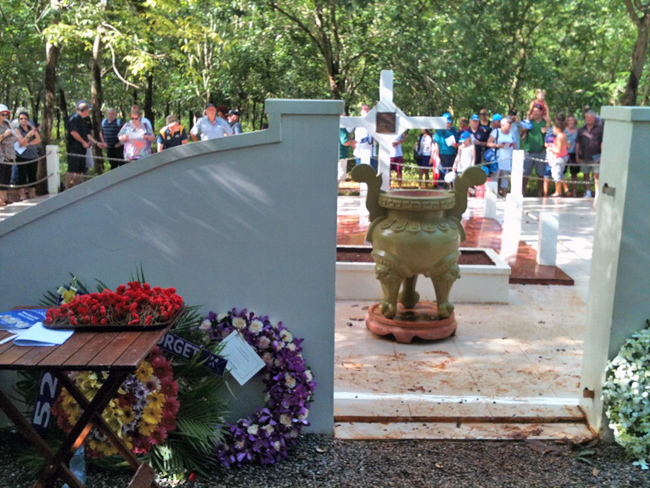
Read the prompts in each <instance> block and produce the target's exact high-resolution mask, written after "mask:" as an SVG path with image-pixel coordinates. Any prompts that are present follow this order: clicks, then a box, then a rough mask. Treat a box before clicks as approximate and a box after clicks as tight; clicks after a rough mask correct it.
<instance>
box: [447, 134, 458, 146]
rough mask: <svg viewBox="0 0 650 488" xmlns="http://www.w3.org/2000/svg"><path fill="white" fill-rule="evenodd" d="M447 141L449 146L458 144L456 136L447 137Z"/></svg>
mask: <svg viewBox="0 0 650 488" xmlns="http://www.w3.org/2000/svg"><path fill="white" fill-rule="evenodd" d="M445 142H446V143H447V145H448V146H450V147H451V146H453V145H454V144H456V138H455V137H454V136H449V137H447V139H445Z"/></svg>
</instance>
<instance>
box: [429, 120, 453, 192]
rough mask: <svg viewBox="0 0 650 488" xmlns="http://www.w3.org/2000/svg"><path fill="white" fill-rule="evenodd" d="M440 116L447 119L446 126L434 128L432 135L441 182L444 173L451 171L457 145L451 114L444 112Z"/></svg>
mask: <svg viewBox="0 0 650 488" xmlns="http://www.w3.org/2000/svg"><path fill="white" fill-rule="evenodd" d="M442 116H443V117H444V118H445V119H447V128H446V129H436V134H435V136H434V137H433V153H434V159H435V155H436V154H437V155H438V157H439V158H440V166H441V168H440V176H439V181H440V182H443V181H444V178H445V175H446V174H447V173H448V172H449V171H451V168H452V167H453V166H454V161H456V154H457V152H458V151H457V149H456V148H457V147H458V131H457V130H456V127H454V126H453V125H452V122H453V120H452V118H451V114H450V113H449V112H445V113H444V114H442ZM439 184H440V183H439ZM443 184H444V183H443Z"/></svg>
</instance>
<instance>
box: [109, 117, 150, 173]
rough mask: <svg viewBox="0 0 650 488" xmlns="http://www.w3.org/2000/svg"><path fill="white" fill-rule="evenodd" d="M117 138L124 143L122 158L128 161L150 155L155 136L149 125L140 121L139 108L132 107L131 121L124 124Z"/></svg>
mask: <svg viewBox="0 0 650 488" xmlns="http://www.w3.org/2000/svg"><path fill="white" fill-rule="evenodd" d="M117 138H118V139H119V140H120V141H122V142H123V143H124V159H125V160H126V161H127V162H129V161H135V160H138V159H142V158H146V157H147V156H151V143H152V142H153V141H154V140H155V139H156V136H155V135H154V133H153V131H152V130H151V128H150V127H149V125H145V124H143V123H142V118H141V113H140V109H139V108H132V109H131V122H128V123H126V124H124V126H123V127H122V129H120V132H119V133H118V135H117Z"/></svg>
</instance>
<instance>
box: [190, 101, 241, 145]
mask: <svg viewBox="0 0 650 488" xmlns="http://www.w3.org/2000/svg"><path fill="white" fill-rule="evenodd" d="M190 135H191V136H192V140H193V141H196V140H197V138H198V136H200V137H201V140H202V141H209V140H210V139H218V138H220V137H225V136H231V135H233V131H232V127H230V125H229V124H228V122H226V121H225V120H224V119H222V118H221V117H217V107H216V106H215V105H214V103H208V104H207V105H206V106H205V117H201V118H200V119H199V120H197V121H196V124H194V127H192V130H191V131H190Z"/></svg>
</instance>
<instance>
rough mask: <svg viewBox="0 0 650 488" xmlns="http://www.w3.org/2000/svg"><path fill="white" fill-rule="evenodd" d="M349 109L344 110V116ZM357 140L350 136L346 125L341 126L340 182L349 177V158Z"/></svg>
mask: <svg viewBox="0 0 650 488" xmlns="http://www.w3.org/2000/svg"><path fill="white" fill-rule="evenodd" d="M347 115H348V114H347V111H346V112H343V114H342V117H345V116H347ZM356 146H357V142H356V141H355V140H354V139H351V138H350V133H349V132H348V130H347V129H346V128H344V127H340V128H339V168H338V180H339V184H340V183H343V182H344V181H345V180H346V179H347V178H348V158H349V157H350V148H352V149H354V148H355V147H356Z"/></svg>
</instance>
